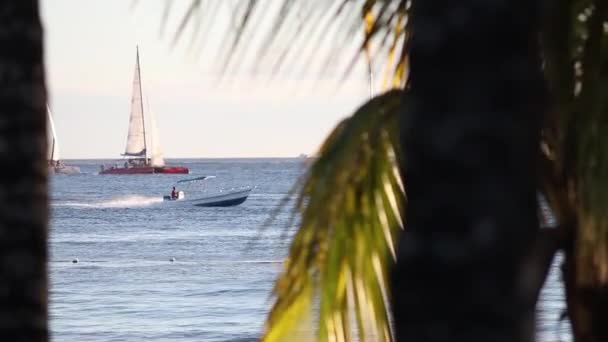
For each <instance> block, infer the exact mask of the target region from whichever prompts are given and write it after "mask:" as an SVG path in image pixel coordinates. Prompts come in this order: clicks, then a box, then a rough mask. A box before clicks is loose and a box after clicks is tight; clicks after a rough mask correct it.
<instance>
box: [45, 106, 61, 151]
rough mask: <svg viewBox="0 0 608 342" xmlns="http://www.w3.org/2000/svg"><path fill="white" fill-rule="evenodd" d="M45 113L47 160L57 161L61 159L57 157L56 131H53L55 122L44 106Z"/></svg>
mask: <svg viewBox="0 0 608 342" xmlns="http://www.w3.org/2000/svg"><path fill="white" fill-rule="evenodd" d="M46 113H47V118H48V120H49V122H48V130H47V138H48V139H47V141H48V152H47V158H48V159H49V160H52V161H58V160H59V159H60V158H61V157H60V155H59V143H58V142H57V131H56V130H55V122H54V121H53V116H52V115H51V109H50V108H49V106H48V105H47V106H46Z"/></svg>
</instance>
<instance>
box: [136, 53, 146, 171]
mask: <svg viewBox="0 0 608 342" xmlns="http://www.w3.org/2000/svg"><path fill="white" fill-rule="evenodd" d="M135 50H136V53H137V76H138V77H139V80H138V81H139V98H140V99H141V101H140V106H141V124H142V126H143V132H144V160H145V161H146V163H147V162H148V144H147V142H146V119H145V116H146V115H145V112H144V97H143V95H142V91H141V68H140V67H139V45H136V46H135Z"/></svg>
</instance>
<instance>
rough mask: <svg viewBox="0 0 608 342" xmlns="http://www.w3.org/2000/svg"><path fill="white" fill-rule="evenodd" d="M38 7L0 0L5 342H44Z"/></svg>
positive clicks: (0, 253)
mask: <svg viewBox="0 0 608 342" xmlns="http://www.w3.org/2000/svg"><path fill="white" fill-rule="evenodd" d="M38 10H39V9H38V1H37V0H19V1H15V0H0V46H2V49H0V165H2V173H1V174H2V177H0V336H2V340H3V341H33V342H36V341H47V340H48V329H47V273H46V260H47V250H46V238H47V217H48V213H47V194H46V190H47V188H46V166H45V159H46V156H45V155H46V116H45V106H46V88H45V80H44V66H43V46H42V43H43V37H42V27H41V23H40V16H39V12H38Z"/></svg>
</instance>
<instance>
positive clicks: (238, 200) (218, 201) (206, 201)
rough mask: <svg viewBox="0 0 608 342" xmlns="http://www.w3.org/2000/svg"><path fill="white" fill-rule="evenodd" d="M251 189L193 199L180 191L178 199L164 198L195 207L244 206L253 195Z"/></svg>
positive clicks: (166, 200)
mask: <svg viewBox="0 0 608 342" xmlns="http://www.w3.org/2000/svg"><path fill="white" fill-rule="evenodd" d="M210 178H214V176H202V177H197V178H193V179H185V180H181V181H178V183H192V182H200V181H205V180H207V179H210ZM251 190H252V188H251V187H248V186H247V187H242V188H236V189H229V190H222V191H220V192H217V193H214V194H210V195H206V196H201V197H195V198H192V199H189V198H186V194H185V193H184V192H183V191H178V192H177V193H176V197H174V198H173V197H171V196H164V197H163V200H164V201H165V202H173V203H178V204H185V205H193V206H197V207H232V206H236V205H239V204H242V203H243V202H245V201H246V200H247V197H248V196H249V194H250V193H251Z"/></svg>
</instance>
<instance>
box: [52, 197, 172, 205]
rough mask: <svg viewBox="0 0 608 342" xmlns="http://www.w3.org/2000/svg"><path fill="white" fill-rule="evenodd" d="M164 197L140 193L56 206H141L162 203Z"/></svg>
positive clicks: (64, 203)
mask: <svg viewBox="0 0 608 342" xmlns="http://www.w3.org/2000/svg"><path fill="white" fill-rule="evenodd" d="M162 201H163V199H162V197H146V196H138V195H127V196H120V197H116V198H113V199H110V200H104V201H98V202H95V201H91V202H68V201H66V202H61V201H59V202H55V203H53V205H54V206H58V207H74V208H139V207H148V206H151V205H154V204H158V203H162Z"/></svg>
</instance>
